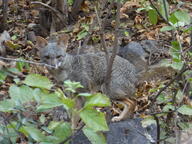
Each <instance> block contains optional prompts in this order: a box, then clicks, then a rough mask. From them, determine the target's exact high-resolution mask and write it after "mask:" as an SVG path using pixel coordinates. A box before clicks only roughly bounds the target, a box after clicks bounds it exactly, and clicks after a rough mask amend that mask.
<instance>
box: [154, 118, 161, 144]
mask: <svg viewBox="0 0 192 144" xmlns="http://www.w3.org/2000/svg"><path fill="white" fill-rule="evenodd" d="M153 117H154V119H155V121H156V125H157V140H156V144H159V140H160V124H159V119H158V117H157V116H156V115H154V116H153Z"/></svg>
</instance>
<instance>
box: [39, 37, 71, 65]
mask: <svg viewBox="0 0 192 144" xmlns="http://www.w3.org/2000/svg"><path fill="white" fill-rule="evenodd" d="M68 40H69V37H68V35H66V34H62V35H59V36H58V37H56V38H55V37H54V39H53V38H52V39H50V40H48V41H47V40H46V39H44V38H42V37H40V36H37V37H36V45H37V48H38V49H39V54H40V58H41V61H42V62H43V63H45V64H48V65H51V66H53V67H55V69H58V68H59V67H60V66H61V64H62V62H63V61H64V58H65V56H66V50H67V46H68Z"/></svg>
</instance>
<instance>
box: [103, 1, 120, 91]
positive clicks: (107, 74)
mask: <svg viewBox="0 0 192 144" xmlns="http://www.w3.org/2000/svg"><path fill="white" fill-rule="evenodd" d="M120 8H121V3H120V1H118V2H117V14H116V24H115V40H114V47H113V50H112V55H111V57H110V60H109V64H108V66H107V73H106V83H105V85H106V88H107V89H108V87H109V84H110V81H111V73H112V67H113V62H114V60H115V56H116V55H117V50H118V35H119V34H118V33H119V25H120Z"/></svg>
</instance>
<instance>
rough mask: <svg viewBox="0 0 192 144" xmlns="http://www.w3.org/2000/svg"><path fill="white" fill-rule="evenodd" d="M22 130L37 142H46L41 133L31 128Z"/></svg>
mask: <svg viewBox="0 0 192 144" xmlns="http://www.w3.org/2000/svg"><path fill="white" fill-rule="evenodd" d="M23 129H24V130H25V131H26V132H27V134H28V135H29V136H30V137H31V138H32V139H34V140H35V141H37V142H43V141H45V140H46V137H45V135H44V134H42V132H41V131H40V130H39V129H37V128H35V127H32V126H24V127H23Z"/></svg>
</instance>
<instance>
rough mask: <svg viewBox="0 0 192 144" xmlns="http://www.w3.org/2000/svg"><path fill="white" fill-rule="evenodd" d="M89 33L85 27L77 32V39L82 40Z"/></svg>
mask: <svg viewBox="0 0 192 144" xmlns="http://www.w3.org/2000/svg"><path fill="white" fill-rule="evenodd" d="M87 35H88V32H87V31H86V30H85V29H84V30H82V31H80V32H79V33H78V34H77V40H81V39H83V38H85V37H86V36H87Z"/></svg>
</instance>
